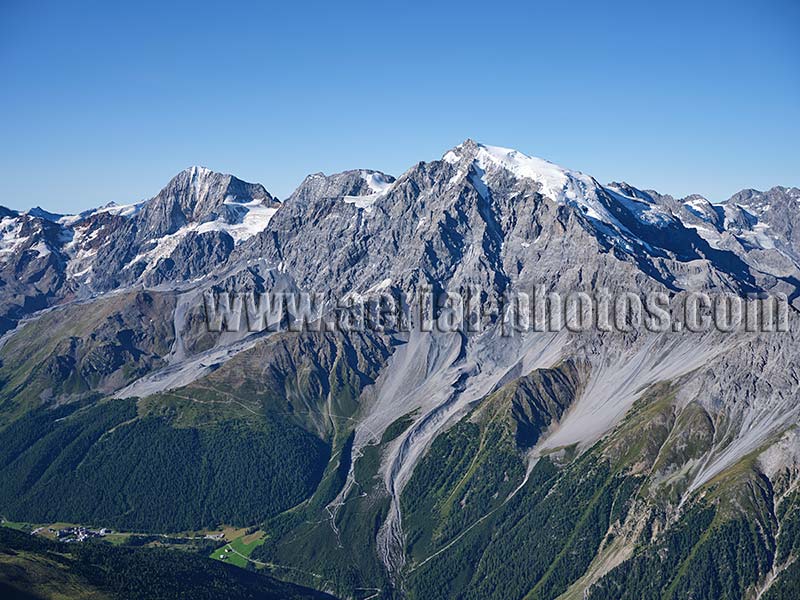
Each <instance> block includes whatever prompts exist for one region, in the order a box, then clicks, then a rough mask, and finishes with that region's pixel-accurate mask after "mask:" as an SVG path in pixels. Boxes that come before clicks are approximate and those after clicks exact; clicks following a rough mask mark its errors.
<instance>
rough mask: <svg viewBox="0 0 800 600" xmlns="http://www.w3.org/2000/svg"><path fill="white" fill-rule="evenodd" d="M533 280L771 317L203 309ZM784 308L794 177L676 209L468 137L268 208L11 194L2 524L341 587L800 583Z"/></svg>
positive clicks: (672, 587)
mask: <svg viewBox="0 0 800 600" xmlns="http://www.w3.org/2000/svg"><path fill="white" fill-rule="evenodd" d="M537 285H538V286H544V287H545V288H546V289H548V290H550V291H553V292H560V293H564V294H567V293H570V292H574V291H585V292H594V291H596V290H599V289H605V290H610V291H611V293H612V294H614V293H616V294H620V293H626V292H635V293H637V294H646V293H663V294H666V295H667V296H668V297H669V298H673V299H674V298H683V297H685V296H686V295H687V294H692V293H700V292H702V293H706V294H710V295H712V294H716V295H733V296H738V297H747V298H756V297H768V296H780V297H782V298H786V301H787V303H788V306H789V309H788V316H787V318H788V327H787V329H788V330H787V331H768V332H764V331H760V332H758V331H736V332H725V331H719V330H713V329H712V330H708V331H703V332H695V331H686V330H683V331H681V330H670V331H658V332H653V331H646V330H643V329H642V330H631V331H614V332H604V331H597V330H589V331H581V332H572V331H567V330H559V331H528V332H520V333H518V334H516V335H513V336H508V335H504V334H503V332H502V322H501V321H502V319H501V318H500V316H498V315H497V314H494V316H490V318H489V322H488V325H487V327H485V328H483V329H482V330H481V331H479V332H464V331H436V330H433V331H421V330H416V329H412V330H411V331H405V330H392V329H391V328H389V329H377V330H366V331H302V332H294V331H259V332H251V331H248V330H247V328H240V329H239V330H238V331H225V332H221V333H217V332H213V331H209V328H208V326H207V322H206V314H205V312H204V304H203V298H204V295H205V294H207V293H209V292H213V293H222V292H237V293H244V292H248V293H250V292H252V293H262V292H270V291H280V292H314V293H318V294H320V295H321V296H322V297H323V299H324V302H325V306H326V307H329V308H330V307H332V306H333V305H334V304H335V302H336V301H337V300H340V299H342V298H345V297H348V296H349V297H358V298H370V297H374V296H377V295H378V294H380V293H386V292H390V293H392V294H394V295H397V296H400V297H404V298H412V297H415V296H416V295H418V294H419V293H421V292H422V291H423V290H426V289H433V290H437V291H446V290H455V289H466V288H471V289H478V290H480V291H481V301H482V302H483V303H485V304H486V305H487V306H492V305H494V304H496V303H498V302H499V301H500V299H501V298H503V297H507V296H508V295H510V294H514V293H518V292H524V291H527V290H529V289H531V288H532V287H533V286H537ZM799 310H800V189H798V188H793V187H792V188H787V187H773V188H772V189H770V190H767V191H763V192H762V191H757V190H743V191H741V192H739V193H737V194H735V195H734V196H732V197H731V198H730V199H728V200H726V201H724V202H720V203H712V202H710V201H709V200H707V199H705V198H703V197H701V196H698V195H693V196H689V197H686V198H673V197H672V196H669V195H665V194H661V193H658V192H656V191H653V190H643V189H637V188H635V187H633V186H631V185H629V184H627V183H608V184H601V183H599V182H598V181H597V180H595V179H594V178H593V177H591V176H589V175H586V174H583V173H580V172H577V171H572V170H569V169H565V168H562V167H559V166H557V165H554V164H552V163H550V162H548V161H545V160H542V159H538V158H533V157H530V156H527V155H525V154H523V153H521V152H519V151H516V150H510V149H506V148H500V147H495V146H488V145H484V144H480V143H477V142H475V141H473V140H466V141H465V142H463V143H461V144H459V145H458V146H456V147H454V148H452V149H451V150H449V151H447V152H446V153H445V154H444V155H443V156H442V158H441V159H439V160H434V161H430V162H419V163H417V164H415V165H413V166H412V167H411V168H410V169H408V170H407V171H406V172H405V173H403V174H401V175H399V176H397V177H394V176H391V175H388V174H385V173H381V172H378V171H372V170H366V169H361V170H353V171H345V172H343V173H338V174H334V175H325V174H322V173H317V174H313V175H309V176H308V177H306V179H305V180H304V181H303V182H302V183H301V184H300V186H299V187H298V188H297V189H296V190H295V191H294V192H293V193H292V194H291V195H290V196H289V197H288V198H285V199H278V198H275V197H274V196H273V195H271V194H270V193H269V192H268V191H267V189H266V188H265V187H264V186H262V185H260V184H253V183H246V182H244V181H241V180H239V179H237V178H236V177H233V176H232V175H223V174H220V173H215V172H213V171H210V170H208V169H205V168H201V167H192V168H190V169H187V170H185V171H182V172H181V173H179V174H178V175H176V176H175V177H174V178H173V179H172V180H171V181H170V182H169V183H168V184H167V185H166V187H164V189H162V190H161V191H160V192H159V193H158V194H157V195H156V196H154V197H153V198H151V199H149V200H145V201H142V202H139V203H136V204H130V205H125V206H120V205H115V204H109V205H107V206H104V207H101V208H98V209H95V210H89V211H86V212H83V213H80V214H76V215H57V214H52V213H50V212H47V211H45V210H43V209H40V208H35V209H31V210H29V211H27V212H18V211H15V210H12V209H10V208H4V207H0V332H2V338H0V478H1V479H0V480H2V481H3V482H4V483H3V485H2V486H1V487H2V489H0V514H1V515H3V516H5V517H6V518H8V519H10V520H12V521H26V522H30V523H55V522H68V523H83V524H92V525H98V526H105V527H113V528H115V529H118V530H124V531H135V532H152V533H174V532H181V531H187V530H198V529H201V528H208V527H217V526H220V525H231V526H237V527H252V526H258V527H260V528H261V529H262V530H263V531H264V532H265V536H264V538H263V543H261V544H260V545H259V546H258V547H257V548H255V549H254V550H253V553H252V555H251V558H252V561H253V562H252V564H253V565H258V566H259V568H262V569H268V570H269V571H270V573H271V575H272V576H274V577H278V578H280V579H284V580H289V581H291V582H293V583H295V584H301V585H304V586H307V587H309V588H314V589H316V590H320V591H322V592H326V593H329V594H333V595H336V596H338V597H341V598H358V599H362V600H365V599H366V598H414V599H425V600H430V599H433V598H464V599H467V598H475V599H481V600H486V599H491V598H498V599H509V598H520V599H521V598H525V599H533V598H542V599H544V598H563V599H568V598H614V599H619V598H631V599H642V598H708V599H711V598H753V599H755V598H764V599H771V600H775V599H780V598H794V597H797V594H798V593H800V563H798V562H797V558H798V555H799V554H800V512H798V511H799V510H800V491H799V490H798V480H799V479H798V477H799V476H800V438H799V437H798V431H797V424H798V419H799V418H800V407H798V404H799V402H798V401H800V367H798V363H799V362H800V360H798V359H800V356H798V354H800V343H798V342H800V340H799V339H798V336H800V329H799V328H798V325H799V324H800V314H798V311H799ZM489 312H490V315H491V314H492V313H491V311H489Z"/></svg>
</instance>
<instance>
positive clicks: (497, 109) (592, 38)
mask: <svg viewBox="0 0 800 600" xmlns="http://www.w3.org/2000/svg"><path fill="white" fill-rule="evenodd" d="M112 4H114V3H109V2H97V3H89V2H69V3H67V2H52V3H51V2H23V1H18V0H0V89H1V90H2V91H0V204H3V205H6V206H11V207H13V208H17V209H23V208H27V207H30V206H33V205H40V206H42V207H44V208H47V209H49V210H53V211H58V212H74V211H77V210H82V209H85V208H88V207H91V206H96V205H99V204H105V203H106V202H109V201H111V200H114V201H117V202H130V201H134V200H138V199H141V198H145V197H149V196H152V195H154V194H155V193H156V192H157V191H158V190H159V189H160V188H161V187H162V186H163V185H164V184H165V183H166V182H167V181H168V180H169V178H170V177H172V176H173V175H174V174H175V173H177V172H178V171H180V170H181V169H183V168H185V167H187V166H189V165H193V164H199V165H204V166H207V167H209V168H212V169H215V170H218V171H224V172H229V173H233V174H235V175H237V176H239V177H241V178H243V179H246V180H249V181H258V182H261V183H263V184H264V185H265V186H266V187H267V189H269V190H270V191H271V192H272V193H273V194H276V195H277V196H279V197H285V196H286V195H288V194H289V193H290V192H291V190H292V189H293V188H294V187H295V186H296V185H297V184H298V183H299V182H300V181H301V180H302V178H303V177H304V176H305V175H306V174H308V173H311V172H317V171H323V172H326V173H331V172H336V171H340V170H344V169H348V168H362V167H365V168H374V169H380V170H384V171H387V172H389V173H392V174H395V175H397V174H400V173H401V172H402V171H404V170H405V169H407V168H408V167H409V166H411V165H413V164H414V163H415V162H417V161H420V160H431V159H436V158H439V157H441V156H442V154H444V152H445V151H446V150H447V149H448V148H449V147H452V146H454V145H456V144H458V143H459V142H461V141H462V140H464V139H465V138H467V137H471V138H474V139H476V140H478V141H482V142H485V143H489V144H495V145H501V146H509V147H513V148H517V149H519V150H521V151H523V152H525V153H527V154H532V155H536V156H541V157H543V158H547V159H549V160H552V161H554V162H557V163H559V164H562V165H564V166H567V167H570V168H574V169H579V170H582V171H584V172H586V173H589V174H591V175H594V176H595V177H597V178H598V179H600V180H601V181H610V180H621V179H625V180H627V181H628V182H630V183H632V184H634V185H637V186H640V187H647V188H655V189H657V190H659V191H662V192H664V193H671V194H673V195H676V196H683V195H686V194H689V193H701V194H704V195H706V196H707V197H709V198H711V199H712V200H722V199H724V198H727V197H728V196H730V195H731V194H732V193H734V192H735V191H737V190H739V189H741V188H745V187H755V188H760V189H763V188H767V187H771V186H772V185H800V36H798V34H797V31H798V28H799V27H798V26H800V2H796V1H794V0H766V1H763V2H746V3H737V2H716V1H710V2H704V3H697V2H682V1H671V2H661V3H645V2H596V1H595V2H585V3H584V2H558V3H556V2H546V3H542V2H538V3H534V2H519V3H516V2H494V3H487V2H481V3H470V2H465V1H462V2H454V3H437V5H436V6H435V7H434V6H431V5H430V4H429V3H427V2H426V3H410V2H405V3H398V2H393V3H377V2H371V3H335V2H325V3H319V4H316V3H308V2H306V3H286V2H284V3H279V4H277V5H275V6H269V5H267V4H266V3H257V4H256V3H253V4H243V3H237V4H236V5H235V6H234V7H231V6H228V5H226V4H223V3H219V4H216V5H215V4H212V3H205V2H201V1H196V2H185V3H182V2H170V3H163V4H169V6H163V5H162V3H150V2H131V3H125V4H126V6H112Z"/></svg>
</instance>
